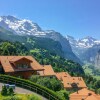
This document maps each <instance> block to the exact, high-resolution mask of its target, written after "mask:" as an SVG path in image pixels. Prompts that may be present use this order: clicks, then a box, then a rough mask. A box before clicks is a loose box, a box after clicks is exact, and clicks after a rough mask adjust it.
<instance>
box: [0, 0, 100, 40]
mask: <svg viewBox="0 0 100 100" xmlns="http://www.w3.org/2000/svg"><path fill="white" fill-rule="evenodd" d="M0 15H14V16H17V17H19V18H22V19H23V18H26V19H30V20H32V21H33V22H36V23H38V24H39V25H40V26H41V27H42V29H45V30H47V29H53V30H55V31H58V32H60V33H61V34H63V35H67V34H68V35H71V36H74V37H75V38H82V37H86V36H93V37H95V38H97V39H100V0H0Z"/></svg>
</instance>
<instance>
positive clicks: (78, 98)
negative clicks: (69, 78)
mask: <svg viewBox="0 0 100 100" xmlns="http://www.w3.org/2000/svg"><path fill="white" fill-rule="evenodd" d="M69 97H70V99H69V100H100V95H97V94H95V92H93V91H91V90H88V89H87V88H84V89H81V90H79V91H77V92H74V93H72V94H70V96H69Z"/></svg>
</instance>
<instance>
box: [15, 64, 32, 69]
mask: <svg viewBox="0 0 100 100" xmlns="http://www.w3.org/2000/svg"><path fill="white" fill-rule="evenodd" d="M17 68H31V66H30V65H29V64H17Z"/></svg>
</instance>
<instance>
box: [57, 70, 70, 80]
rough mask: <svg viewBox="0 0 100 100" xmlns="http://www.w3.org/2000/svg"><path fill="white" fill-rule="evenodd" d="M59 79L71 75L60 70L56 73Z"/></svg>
mask: <svg viewBox="0 0 100 100" xmlns="http://www.w3.org/2000/svg"><path fill="white" fill-rule="evenodd" d="M56 77H57V78H58V80H62V79H63V78H64V77H71V76H70V75H69V74H68V73H67V72H58V73H56Z"/></svg>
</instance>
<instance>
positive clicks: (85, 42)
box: [66, 35, 100, 48]
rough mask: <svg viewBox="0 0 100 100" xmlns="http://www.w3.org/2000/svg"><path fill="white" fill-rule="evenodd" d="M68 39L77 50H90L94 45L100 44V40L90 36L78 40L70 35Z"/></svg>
mask: <svg viewBox="0 0 100 100" xmlns="http://www.w3.org/2000/svg"><path fill="white" fill-rule="evenodd" d="M66 38H67V39H68V40H69V42H70V44H71V46H75V47H77V48H90V47H92V46H94V45H97V44H100V40H97V39H95V38H93V37H90V36H87V37H85V38H82V39H78V40H77V39H75V38H74V37H72V36H69V35H67V36H66Z"/></svg>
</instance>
